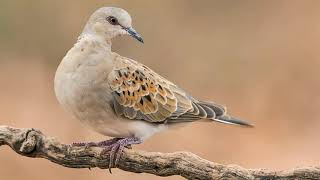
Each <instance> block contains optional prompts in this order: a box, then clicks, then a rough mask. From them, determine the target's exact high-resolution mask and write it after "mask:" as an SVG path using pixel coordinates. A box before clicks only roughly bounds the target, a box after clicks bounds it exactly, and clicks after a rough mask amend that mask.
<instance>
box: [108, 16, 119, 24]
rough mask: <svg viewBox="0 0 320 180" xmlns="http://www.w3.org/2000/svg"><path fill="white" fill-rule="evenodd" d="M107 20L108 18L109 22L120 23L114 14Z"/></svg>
mask: <svg viewBox="0 0 320 180" xmlns="http://www.w3.org/2000/svg"><path fill="white" fill-rule="evenodd" d="M107 20H108V22H109V23H110V24H112V25H118V24H119V23H118V20H117V18H115V17H113V16H109V17H107Z"/></svg>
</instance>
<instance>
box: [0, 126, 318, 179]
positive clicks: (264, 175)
mask: <svg viewBox="0 0 320 180" xmlns="http://www.w3.org/2000/svg"><path fill="white" fill-rule="evenodd" d="M2 145H8V146H10V147H11V148H12V149H13V150H14V151H15V152H17V153H18V154H20V155H23V156H27V157H33V158H45V159H48V160H50V161H51V162H54V163H56V164H59V165H62V166H65V167H69V168H94V167H98V168H101V169H108V165H109V155H108V154H105V155H100V152H101V151H102V149H101V148H99V147H87V148H86V147H73V146H70V145H66V144H62V143H60V142H58V141H57V140H55V139H54V138H49V137H46V136H45V135H43V134H42V133H41V132H40V131H38V130H35V129H22V128H21V129H20V128H13V127H8V126H0V146H2ZM118 168H119V169H122V170H124V171H129V172H134V173H150V174H154V175H157V176H171V175H180V176H183V177H185V178H187V179H320V167H303V168H296V169H292V170H286V171H270V170H266V169H245V168H242V167H240V166H237V165H221V164H217V163H214V162H210V161H207V160H205V159H202V158H200V157H198V156H196V155H194V154H192V153H189V152H175V153H159V152H144V151H140V150H130V149H126V150H125V151H124V153H123V154H122V156H121V159H120V161H119V164H118Z"/></svg>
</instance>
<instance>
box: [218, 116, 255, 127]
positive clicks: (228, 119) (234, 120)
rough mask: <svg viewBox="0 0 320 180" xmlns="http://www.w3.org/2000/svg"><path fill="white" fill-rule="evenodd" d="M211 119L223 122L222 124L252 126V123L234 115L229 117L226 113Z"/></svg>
mask: <svg viewBox="0 0 320 180" xmlns="http://www.w3.org/2000/svg"><path fill="white" fill-rule="evenodd" d="M212 120H214V121H217V122H220V123H224V124H232V125H240V126H244V127H253V125H252V124H250V123H249V122H247V121H244V120H241V119H238V118H235V117H231V116H228V115H223V116H220V117H216V118H214V119H212Z"/></svg>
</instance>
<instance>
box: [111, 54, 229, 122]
mask: <svg viewBox="0 0 320 180" xmlns="http://www.w3.org/2000/svg"><path fill="white" fill-rule="evenodd" d="M108 83H109V85H110V87H111V90H112V95H113V103H112V104H113V108H114V111H115V113H116V114H117V115H118V116H124V117H126V118H129V119H140V120H145V121H148V122H153V123H164V122H168V123H171V122H172V123H178V122H190V121H195V120H199V119H212V120H214V119H215V118H216V117H220V116H223V115H225V114H226V109H225V107H223V106H221V105H218V104H214V103H209V102H202V101H198V100H196V99H194V98H192V97H191V96H189V95H188V94H187V93H186V92H185V91H183V90H182V89H180V88H179V87H177V86H176V85H175V84H173V83H172V82H170V81H168V80H166V79H165V78H163V77H161V76H160V75H158V74H157V73H155V72H154V71H152V70H151V69H150V68H148V67H146V66H144V65H142V64H140V63H138V62H136V61H133V60H131V59H128V58H124V57H120V56H119V57H118V58H117V59H116V61H115V64H114V68H113V70H112V72H111V73H110V74H109V76H108Z"/></svg>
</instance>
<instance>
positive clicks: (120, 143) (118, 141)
mask: <svg viewBox="0 0 320 180" xmlns="http://www.w3.org/2000/svg"><path fill="white" fill-rule="evenodd" d="M140 143H142V140H140V139H139V138H136V137H129V138H113V139H109V140H106V141H101V142H97V143H96V142H79V143H72V146H76V147H83V146H85V148H88V147H103V150H102V151H101V153H100V155H103V154H107V153H108V152H109V154H110V161H109V172H110V173H111V174H112V171H111V168H113V167H116V166H117V164H118V162H119V160H120V158H121V154H122V152H123V150H124V148H128V149H132V147H131V145H132V144H140Z"/></svg>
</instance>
